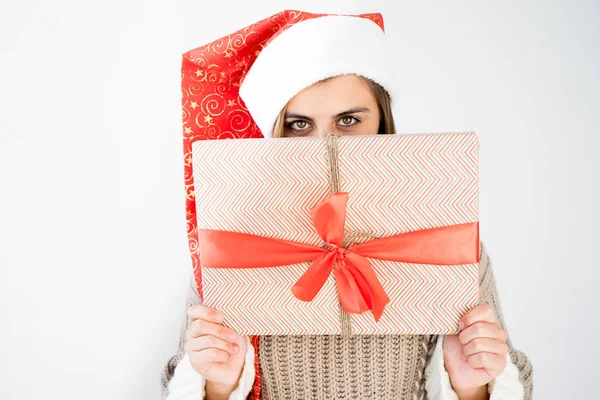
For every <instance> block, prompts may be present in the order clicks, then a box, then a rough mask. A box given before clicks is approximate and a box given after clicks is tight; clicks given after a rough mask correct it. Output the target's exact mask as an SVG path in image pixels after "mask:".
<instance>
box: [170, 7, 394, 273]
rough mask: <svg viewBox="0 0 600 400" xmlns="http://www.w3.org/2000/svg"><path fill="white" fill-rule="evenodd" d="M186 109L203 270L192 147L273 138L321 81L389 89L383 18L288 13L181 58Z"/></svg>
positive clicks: (192, 233)
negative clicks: (287, 113)
mask: <svg viewBox="0 0 600 400" xmlns="http://www.w3.org/2000/svg"><path fill="white" fill-rule="evenodd" d="M181 72H182V78H181V79H182V106H183V131H184V157H185V179H186V193H187V204H186V208H187V217H188V235H189V239H190V250H191V251H192V258H193V260H194V267H196V266H197V261H198V259H197V254H196V253H195V251H196V245H197V232H196V221H195V204H194V185H193V175H192V157H191V153H192V143H193V142H194V141H196V140H203V139H226V138H261V137H267V138H268V137H271V134H272V129H273V125H274V123H275V121H276V119H277V116H278V115H279V112H280V111H281V110H282V109H283V107H284V106H285V104H286V103H287V102H288V101H289V100H290V99H291V98H292V97H294V95H296V94H297V93H298V92H300V91H301V90H302V89H304V88H307V87H309V86H311V85H312V84H314V83H315V82H317V81H319V80H322V79H325V78H329V77H333V76H337V75H343V74H357V75H361V76H364V77H366V78H369V79H371V80H373V81H375V82H377V83H379V84H380V85H381V86H383V87H384V88H385V89H386V90H387V91H388V93H389V94H390V97H391V100H392V103H393V102H394V99H395V97H396V93H395V92H394V90H393V87H394V85H393V78H392V71H391V69H390V67H389V60H388V59H387V55H386V45H385V35H384V26H383V18H382V16H381V14H379V13H375V14H360V15H339V14H312V13H307V12H302V11H296V10H286V11H282V12H279V13H277V14H275V15H272V16H270V17H268V18H266V19H263V20H262V21H259V22H256V23H254V24H252V25H248V26H246V27H245V28H242V29H240V30H238V31H237V32H234V33H232V34H230V35H227V36H224V37H222V38H220V39H217V40H215V41H213V42H211V43H208V44H206V45H204V46H202V47H198V48H196V49H193V50H190V51H188V52H186V53H185V54H183V63H182V69H181Z"/></svg>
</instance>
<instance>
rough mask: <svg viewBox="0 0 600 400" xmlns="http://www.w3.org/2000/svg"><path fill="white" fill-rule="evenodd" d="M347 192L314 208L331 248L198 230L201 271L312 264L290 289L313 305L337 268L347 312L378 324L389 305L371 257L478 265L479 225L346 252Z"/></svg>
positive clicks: (408, 236) (442, 229) (380, 242)
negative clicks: (368, 315) (369, 314)
mask: <svg viewBox="0 0 600 400" xmlns="http://www.w3.org/2000/svg"><path fill="white" fill-rule="evenodd" d="M347 203H348V193H347V192H338V193H335V194H333V195H332V196H330V197H329V198H327V199H325V200H324V201H323V202H321V203H319V204H317V205H316V206H315V207H313V208H311V209H310V215H311V218H312V220H313V223H314V225H315V228H316V230H317V233H318V234H319V236H321V238H322V239H323V240H324V241H325V243H326V245H327V247H328V248H322V247H318V246H312V245H308V244H304V243H299V242H293V241H289V240H281V239H274V238H267V237H264V236H257V235H252V234H246V233H239V232H229V231H219V230H211V229H199V230H198V239H199V246H200V260H201V263H200V264H201V266H202V268H267V267H276V266H283V265H290V264H297V263H301V262H307V261H313V260H314V262H313V263H312V265H311V266H310V267H309V268H308V269H307V270H306V272H305V273H304V274H303V275H302V276H301V277H300V279H299V280H298V281H297V282H296V284H295V285H294V286H293V287H292V293H293V294H294V296H296V297H297V298H298V299H300V300H303V301H311V300H312V299H313V298H314V297H315V296H316V294H317V293H318V292H319V290H320V289H321V288H322V287H323V285H324V284H325V281H327V278H328V277H329V274H331V271H332V270H333V272H334V274H335V280H336V284H337V289H338V295H339V299H340V303H341V305H342V307H343V309H344V310H345V311H346V312H347V313H353V314H362V313H364V312H366V311H369V310H371V311H372V313H373V316H374V317H375V321H379V318H381V315H382V314H383V310H384V308H385V306H386V304H387V303H388V302H389V301H390V299H389V298H388V297H387V295H386V293H385V291H384V289H383V287H382V286H381V283H380V282H379V280H378V279H377V276H376V275H375V271H374V270H373V267H372V266H371V263H370V262H369V260H368V259H367V257H370V258H376V259H379V260H387V261H396V262H405V263H419V264H437V265H457V264H473V263H476V262H479V223H478V222H471V223H466V224H457V225H450V226H444V227H440V228H432V229H423V230H418V231H413V232H407V233H401V234H398V235H394V236H389V237H386V238H381V239H375V240H371V241H368V242H365V243H361V244H352V245H350V246H348V248H344V247H343V243H344V222H345V219H346V205H347Z"/></svg>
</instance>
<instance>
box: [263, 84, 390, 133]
mask: <svg viewBox="0 0 600 400" xmlns="http://www.w3.org/2000/svg"><path fill="white" fill-rule="evenodd" d="M357 76H358V77H359V78H361V79H363V80H364V81H366V82H367V84H368V85H369V88H370V89H371V93H373V96H374V97H375V100H376V101H377V108H378V109H379V130H378V131H377V133H378V134H380V135H383V134H394V133H396V125H395V124H394V116H393V115H392V107H391V101H390V95H389V93H388V92H387V91H386V90H385V89H384V88H383V86H381V85H380V84H378V83H376V82H373V81H372V80H371V79H369V78H365V77H363V76H360V75H357ZM333 78H335V76H332V77H329V78H325V79H322V80H320V81H318V82H316V83H315V85H318V84H320V83H324V82H327V81H328V80H330V79H333ZM286 110H287V104H286V105H285V106H284V107H283V108H282V109H281V111H280V112H279V115H278V116H277V120H275V125H273V137H274V138H280V137H283V135H284V130H285V113H286Z"/></svg>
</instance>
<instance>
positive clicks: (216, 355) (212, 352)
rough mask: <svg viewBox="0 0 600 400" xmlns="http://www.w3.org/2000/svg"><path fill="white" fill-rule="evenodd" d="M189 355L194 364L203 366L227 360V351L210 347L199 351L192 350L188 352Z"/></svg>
mask: <svg viewBox="0 0 600 400" xmlns="http://www.w3.org/2000/svg"><path fill="white" fill-rule="evenodd" d="M188 354H189V355H190V362H191V363H192V364H194V365H199V366H204V365H210V364H213V363H217V362H221V363H224V362H227V361H229V353H227V352H226V351H223V350H220V349H215V348H210V349H205V350H201V351H192V352H189V353H188Z"/></svg>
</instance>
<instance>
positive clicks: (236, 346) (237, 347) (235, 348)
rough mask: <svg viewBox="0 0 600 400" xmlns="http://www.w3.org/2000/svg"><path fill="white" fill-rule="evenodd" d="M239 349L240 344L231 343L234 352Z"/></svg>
mask: <svg viewBox="0 0 600 400" xmlns="http://www.w3.org/2000/svg"><path fill="white" fill-rule="evenodd" d="M239 349H240V346H238V345H237V344H234V345H233V352H234V353H237V352H238V350H239Z"/></svg>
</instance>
